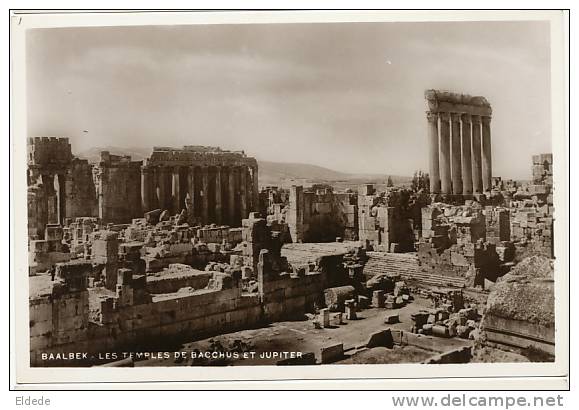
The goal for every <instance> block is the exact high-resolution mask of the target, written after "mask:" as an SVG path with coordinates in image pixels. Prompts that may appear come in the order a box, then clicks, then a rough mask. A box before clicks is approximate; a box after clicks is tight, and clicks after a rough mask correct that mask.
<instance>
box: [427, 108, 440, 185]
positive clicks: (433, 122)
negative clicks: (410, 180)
mask: <svg viewBox="0 0 579 410" xmlns="http://www.w3.org/2000/svg"><path fill="white" fill-rule="evenodd" d="M426 118H427V120H428V154H429V155H428V172H429V174H430V175H429V178H430V192H431V193H433V194H434V193H439V192H440V171H439V162H438V151H439V150H438V114H437V113H435V112H427V113H426Z"/></svg>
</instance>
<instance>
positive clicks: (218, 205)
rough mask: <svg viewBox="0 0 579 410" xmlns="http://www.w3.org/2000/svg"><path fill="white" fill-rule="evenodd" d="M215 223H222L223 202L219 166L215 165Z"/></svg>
mask: <svg viewBox="0 0 579 410" xmlns="http://www.w3.org/2000/svg"><path fill="white" fill-rule="evenodd" d="M215 223H217V224H219V225H221V224H222V223H223V204H222V202H221V167H220V166H217V167H215Z"/></svg>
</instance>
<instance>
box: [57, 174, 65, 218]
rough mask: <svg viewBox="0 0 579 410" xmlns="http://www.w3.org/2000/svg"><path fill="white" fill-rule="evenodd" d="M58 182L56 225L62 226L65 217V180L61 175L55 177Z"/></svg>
mask: <svg viewBox="0 0 579 410" xmlns="http://www.w3.org/2000/svg"><path fill="white" fill-rule="evenodd" d="M56 178H57V181H58V191H57V193H56V195H57V198H58V200H57V202H58V223H59V224H61V225H64V218H65V217H66V178H65V176H64V175H63V174H57V175H56Z"/></svg>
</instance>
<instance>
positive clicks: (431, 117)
mask: <svg viewBox="0 0 579 410" xmlns="http://www.w3.org/2000/svg"><path fill="white" fill-rule="evenodd" d="M426 119H427V120H428V122H438V113H436V112H432V111H426Z"/></svg>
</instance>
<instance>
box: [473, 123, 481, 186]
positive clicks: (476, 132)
mask: <svg viewBox="0 0 579 410" xmlns="http://www.w3.org/2000/svg"><path fill="white" fill-rule="evenodd" d="M480 134H481V130H480V115H473V116H472V184H473V187H472V189H473V191H474V192H476V193H479V194H480V193H482V192H483V185H482V164H481V136H480Z"/></svg>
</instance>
